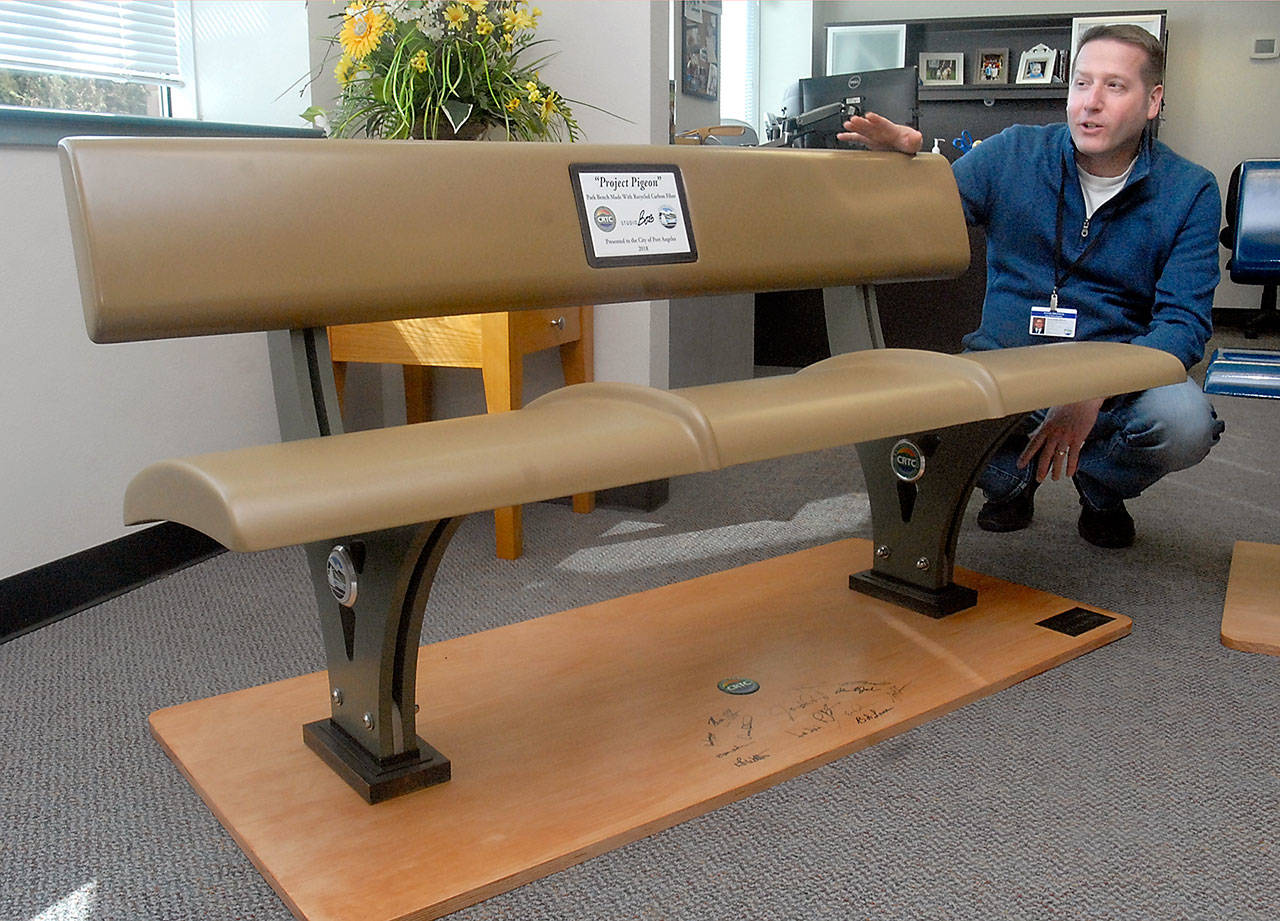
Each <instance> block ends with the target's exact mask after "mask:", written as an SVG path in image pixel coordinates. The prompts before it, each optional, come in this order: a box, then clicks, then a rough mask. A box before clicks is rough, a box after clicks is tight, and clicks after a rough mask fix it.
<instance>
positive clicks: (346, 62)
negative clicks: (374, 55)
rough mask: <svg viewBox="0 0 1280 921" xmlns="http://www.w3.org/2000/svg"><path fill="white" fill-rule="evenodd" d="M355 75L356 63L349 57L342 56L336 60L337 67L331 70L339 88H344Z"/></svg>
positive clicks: (346, 55)
mask: <svg viewBox="0 0 1280 921" xmlns="http://www.w3.org/2000/svg"><path fill="white" fill-rule="evenodd" d="M355 75H356V62H355V61H353V60H351V56H350V55H348V54H344V55H343V56H342V57H340V58H339V59H338V66H337V67H335V68H334V69H333V76H334V78H335V79H336V80H337V81H338V85H339V86H346V85H347V84H348V83H350V82H351V80H352V78H354V77H355Z"/></svg>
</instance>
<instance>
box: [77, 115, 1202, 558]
mask: <svg viewBox="0 0 1280 921" xmlns="http://www.w3.org/2000/svg"><path fill="white" fill-rule="evenodd" d="M62 157H63V166H64V173H65V176H66V187H67V196H68V204H69V208H70V214H71V220H72V230H73V239H74V242H75V247H76V254H77V264H78V266H79V270H80V277H81V287H82V291H83V296H84V307H85V315H86V323H87V326H88V329H89V332H90V335H91V336H92V337H93V338H94V339H95V340H98V341H103V342H113V341H124V340H133V339H150V338H160V337H169V336H189V335H207V334H217V333H229V332H243V331H249V330H276V329H297V328H304V327H324V326H328V325H331V324H336V323H347V322H356V321H372V320H387V319H396V318H405V317H410V316H441V315H448V314H455V313H474V312H476V310H477V309H478V305H480V306H481V307H483V308H485V309H489V310H509V309H521V308H533V307H549V306H563V305H570V304H578V303H583V302H594V303H609V302H618V301H627V300H633V299H637V298H652V297H669V296H677V295H681V296H683V295H699V294H716V293H724V292H732V291H753V290H767V289H787V288H796V287H815V286H832V285H857V284H867V283H873V282H880V281H890V280H895V279H902V278H922V277H939V276H947V275H954V274H957V273H958V272H960V271H961V270H963V269H964V268H965V266H966V265H967V262H968V243H967V236H966V232H965V228H964V223H963V218H962V215H961V211H960V204H959V198H958V195H957V193H956V190H955V184H954V181H953V179H952V178H951V173H950V169H949V167H948V165H947V163H946V161H945V160H944V159H943V158H941V157H932V156H928V155H926V156H919V157H915V158H909V157H903V156H899V155H896V154H873V153H863V154H852V153H848V152H834V151H833V152H799V151H777V150H727V151H726V150H713V149H703V148H694V147H671V148H664V147H659V148H654V147H601V146H591V145H572V146H570V145H553V144H520V145H503V144H494V145H485V144H467V143H433V144H404V143H396V142H375V141H368V142H363V141H348V142H325V143H316V142H310V141H277V140H238V139H181V140H175V139H145V140H144V139H106V138H102V139H70V140H68V141H64V142H63V145H62ZM570 163H626V164H636V163H640V164H671V165H674V166H675V167H676V168H678V169H679V171H680V173H681V175H682V177H683V182H684V184H685V187H686V190H687V196H688V211H689V214H690V216H691V223H692V229H693V233H694V236H695V239H696V241H697V246H698V259H697V261H696V262H692V263H687V264H679V265H647V266H629V267H624V268H609V269H595V268H591V267H589V266H588V265H587V262H586V260H585V258H584V255H583V241H582V233H581V229H580V225H579V222H578V217H577V214H576V212H575V207H576V206H575V204H574V202H573V197H572V195H571V194H569V193H570V189H569V173H568V166H569V164H570ZM140 174H145V175H146V176H147V182H145V183H142V184H139V183H136V182H134V181H132V180H133V178H134V177H136V176H138V175H140ZM283 177H287V181H286V179H284V178H283ZM352 177H358V182H359V183H360V187H361V190H362V193H363V194H365V195H367V196H369V198H370V199H372V200H376V201H377V203H378V204H377V207H376V208H375V207H369V208H364V209H353V210H352V211H350V212H345V211H344V212H342V213H337V212H336V211H335V210H334V205H333V204H332V202H333V201H334V200H335V196H334V195H332V191H333V189H334V188H336V187H340V186H341V184H342V183H343V182H352V181H356V180H353V178H352ZM495 180H497V181H495ZM503 180H505V181H503ZM784 180H785V184H786V188H787V201H788V203H789V207H780V206H779V204H778V198H779V196H778V195H777V194H776V192H777V190H778V188H779V187H780V183H781V182H783V181H784ZM515 185H518V188H515V187H514V186H515ZM758 189H767V190H769V191H770V193H771V194H769V195H763V194H754V193H753V191H752V190H758ZM454 215H465V216H467V219H465V220H454V219H451V216H454ZM441 254H447V256H442V255H441ZM495 254H498V255H500V256H501V260H500V268H499V269H496V270H495V263H494V256H495ZM157 265H171V266H175V267H181V268H180V270H174V271H167V272H157V271H155V266H157ZM1183 378H1184V372H1183V370H1182V367H1181V365H1180V363H1178V362H1177V361H1176V359H1173V358H1172V357H1171V356H1168V355H1165V354H1164V353H1160V352H1155V351H1152V350H1149V349H1143V348H1139V347H1136V346H1127V345H1119V344H1114V343H1072V344H1069V345H1051V346H1038V347H1035V348H1031V349H1013V350H1006V351H1004V352H998V353H985V354H974V355H967V356H948V355H942V354H939V353H932V352H915V351H911V350H882V351H875V352H859V353H853V354H847V355H839V356H836V357H835V358H832V359H830V360H828V361H826V362H821V363H819V364H817V365H815V366H813V367H811V368H809V369H806V370H804V371H802V372H800V373H798V374H796V375H792V376H788V377H781V378H769V379H761V380H749V381H735V382H730V383H724V384H713V385H709V386H704V387H695V388H689V389H687V390H683V391H675V392H672V393H664V392H660V391H656V390H651V389H649V388H643V387H637V386H632V385H624V384H605V383H601V384H582V385H577V386H574V387H570V388H565V389H564V390H562V391H558V392H555V393H552V394H549V395H548V396H546V397H543V398H542V399H540V400H537V401H534V402H533V403H531V404H530V405H529V406H528V407H526V408H525V409H523V410H520V411H517V412H512V413H505V414H500V415H496V416H478V417H469V418H463V419H452V420H442V421H437V422H429V423H424V424H421V425H416V426H407V427H401V428H396V429H385V430H380V431H374V432H361V433H353V434H346V435H333V436H327V437H324V438H319V439H310V440H303V441H293V442H287V443H284V444H275V445H265V446H260V447H252V448H245V449H240V450H237V451H231V452H226V453H221V454H211V455H206V456H203V457H198V458H186V459H181V460H162V461H160V462H158V463H156V464H154V465H152V466H150V467H148V468H147V469H146V470H144V471H143V472H142V473H140V474H139V475H138V476H137V478H136V479H135V480H134V481H133V483H132V484H131V485H130V487H129V490H128V494H127V497H126V509H125V514H126V519H127V521H129V522H130V523H140V522H145V521H152V520H162V519H168V520H173V521H178V522H181V523H183V524H186V525H189V526H191V527H193V528H196V529H197V530H200V531H203V532H204V533H206V534H209V535H210V536H212V537H214V538H215V539H217V540H219V541H220V542H222V543H223V544H225V545H226V546H228V547H230V548H232V549H235V550H258V549H265V548H269V547H276V546H283V545H288V544H294V543H305V542H309V541H315V540H321V539H327V538H332V537H337V536H340V535H344V534H351V533H361V532H367V531H374V530H379V529H384V528H390V527H397V526H400V525H405V524H412V523H417V522H422V521H431V520H437V519H439V518H444V517H452V516H456V515H461V514H464V513H468V512H475V511H482V510H488V509H491V508H495V507H501V506H506V505H515V504H521V503H525V502H531V501H536V500H540V499H547V498H551V497H555V496H562V495H570V494H573V493H579V492H589V491H592V490H598V489H603V488H607V487H611V486H618V485H623V484H627V483H634V482H641V481H645V480H651V479H658V478H663V477H670V476H676V475H680V474H685V473H694V472H699V471H705V470H711V469H716V468H719V467H724V466H728V465H732V464H738V463H745V462H749V461H754V460H760V459H763V458H767V457H777V456H782V455H786V454H792V453H797V452H802V451H811V450H816V449H820V448H825V447H831V446H834V445H840V444H853V443H858V442H863V441H868V440H872V439H876V438H882V437H886V436H889V435H893V434H896V433H904V432H909V431H917V430H923V429H929V428H937V427H943V426H949V425H955V424H959V423H964V422H970V421H974V420H979V419H996V418H1001V417H1004V416H1008V415H1010V414H1013V413H1020V412H1025V411H1028V410H1031V409H1036V408H1039V407H1041V406H1047V405H1051V404H1054V403H1061V402H1067V401H1071V400H1078V399H1083V398H1086V397H1092V396H1104V395H1111V394H1115V393H1122V392H1128V391H1131V390H1139V389H1144V388H1146V387H1150V386H1154V385H1156V384H1163V383H1173V382H1175V381H1177V380H1182V379H1183Z"/></svg>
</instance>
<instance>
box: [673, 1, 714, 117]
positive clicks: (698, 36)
mask: <svg viewBox="0 0 1280 921" xmlns="http://www.w3.org/2000/svg"><path fill="white" fill-rule="evenodd" d="M680 26H681V28H680V60H681V62H682V65H681V77H680V91H681V92H682V93H684V94H685V95H686V96H701V97H702V98H703V99H719V98H720V0H684V2H683V3H681V4H680Z"/></svg>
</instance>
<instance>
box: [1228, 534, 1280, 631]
mask: <svg viewBox="0 0 1280 921" xmlns="http://www.w3.org/2000/svg"><path fill="white" fill-rule="evenodd" d="M1278 573H1280V546H1277V545H1275V544H1256V543H1253V542H1251V541H1247V540H1238V541H1236V544H1235V548H1234V549H1233V550H1232V552H1231V574H1230V575H1229V576H1228V577H1227V597H1226V600H1225V601H1224V603H1223V605H1222V645H1224V646H1230V647H1231V648H1232V649H1239V650H1242V651H1244V652H1261V653H1265V654H1267V655H1271V656H1280V598H1278V597H1277V592H1280V575H1277V574H1278Z"/></svg>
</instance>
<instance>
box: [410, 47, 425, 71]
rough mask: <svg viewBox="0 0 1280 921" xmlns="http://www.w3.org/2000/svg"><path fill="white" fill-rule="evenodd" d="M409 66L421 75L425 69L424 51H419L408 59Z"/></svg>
mask: <svg viewBox="0 0 1280 921" xmlns="http://www.w3.org/2000/svg"><path fill="white" fill-rule="evenodd" d="M409 66H410V67H412V68H413V69H414V70H416V71H417V72H418V73H423V72H424V71H425V70H426V69H427V52H426V51H425V50H423V51H419V52H418V53H417V54H415V55H414V56H413V57H411V58H409Z"/></svg>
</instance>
